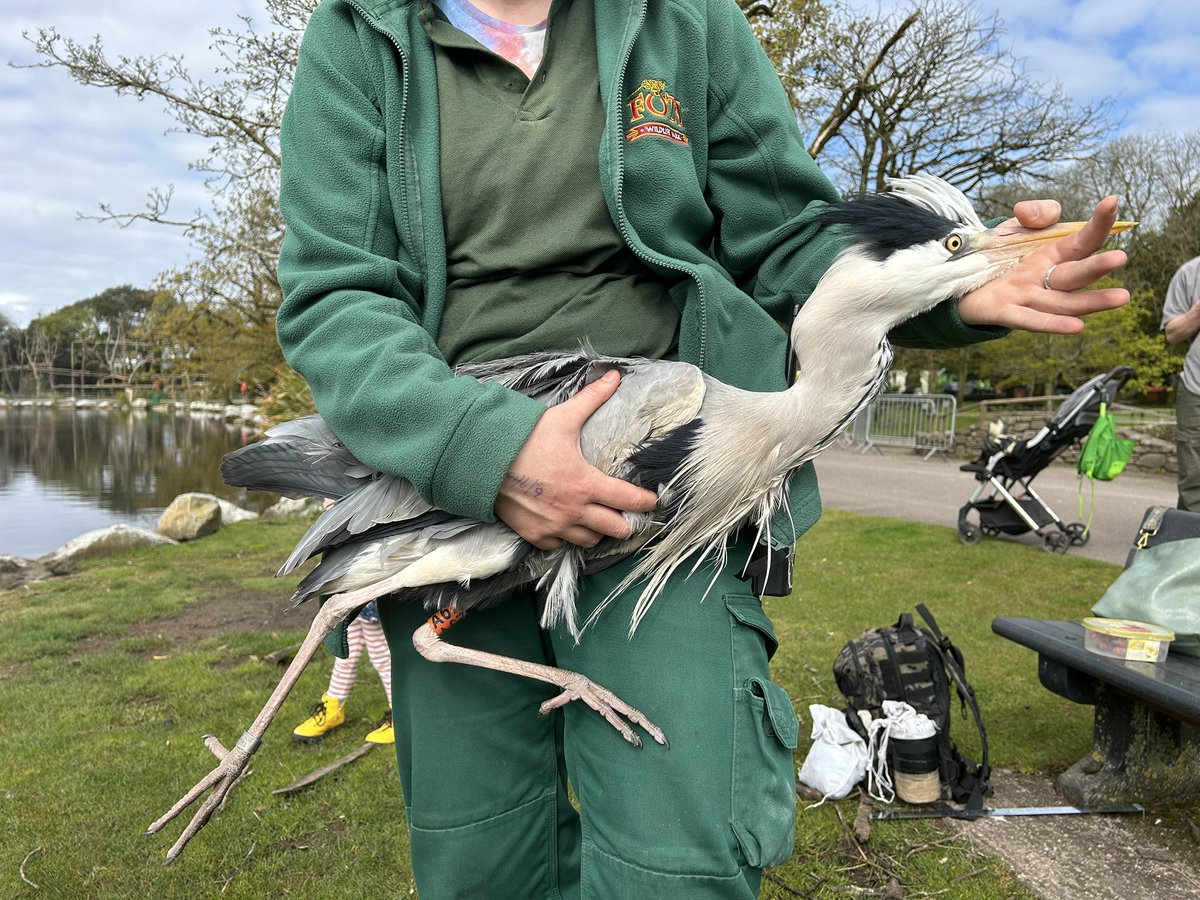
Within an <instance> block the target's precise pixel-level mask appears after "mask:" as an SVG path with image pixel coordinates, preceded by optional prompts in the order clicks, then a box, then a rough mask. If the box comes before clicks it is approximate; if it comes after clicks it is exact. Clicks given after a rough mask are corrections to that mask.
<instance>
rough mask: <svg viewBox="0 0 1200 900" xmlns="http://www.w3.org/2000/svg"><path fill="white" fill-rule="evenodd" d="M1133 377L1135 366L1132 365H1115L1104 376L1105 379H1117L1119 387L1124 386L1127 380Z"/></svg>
mask: <svg viewBox="0 0 1200 900" xmlns="http://www.w3.org/2000/svg"><path fill="white" fill-rule="evenodd" d="M1132 377H1133V368H1132V367H1130V366H1114V367H1113V369H1112V370H1111V371H1110V372H1109V373H1108V374H1107V375H1105V376H1104V380H1105V381H1116V382H1117V387H1118V388H1120V387H1122V386H1123V385H1124V384H1125V382H1127V381H1128V380H1129V379H1130V378H1132Z"/></svg>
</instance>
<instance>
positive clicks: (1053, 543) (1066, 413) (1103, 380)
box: [958, 366, 1133, 553]
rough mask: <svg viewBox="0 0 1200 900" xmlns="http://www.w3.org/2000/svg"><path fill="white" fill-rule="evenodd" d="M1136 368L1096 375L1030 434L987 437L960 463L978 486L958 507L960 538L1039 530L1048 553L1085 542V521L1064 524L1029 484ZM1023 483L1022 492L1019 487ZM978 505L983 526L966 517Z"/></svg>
mask: <svg viewBox="0 0 1200 900" xmlns="http://www.w3.org/2000/svg"><path fill="white" fill-rule="evenodd" d="M1132 374H1133V369H1131V368H1130V367H1129V366H1117V367H1116V368H1115V369H1113V370H1112V371H1111V372H1109V373H1107V374H1105V375H1097V376H1095V377H1094V378H1092V379H1091V380H1090V381H1088V382H1087V383H1086V384H1084V385H1083V386H1081V387H1080V388H1078V389H1077V390H1076V391H1075V392H1074V393H1073V394H1071V395H1070V396H1069V397H1067V399H1066V400H1064V401H1063V404H1062V406H1060V407H1059V408H1058V411H1057V412H1056V413H1055V414H1054V415H1053V416H1051V417H1050V419H1049V420H1048V421H1047V422H1046V424H1045V425H1044V426H1043V427H1042V429H1041V431H1039V432H1038V433H1037V434H1035V435H1033V436H1032V437H1029V438H1024V439H1018V438H1015V437H1012V436H1009V435H1003V434H1000V435H995V436H989V437H988V438H987V439H986V440H985V441H984V445H983V449H982V450H981V451H980V453H979V458H978V459H976V460H975V461H974V462H971V463H967V464H966V465H964V466H960V469H961V470H962V471H963V472H970V473H971V474H972V475H974V476H975V480H976V481H978V482H979V485H978V486H977V487H976V488H975V492H974V493H973V494H972V495H971V499H970V500H968V501H967V502H966V504H965V505H964V506H963V507H962V508H961V509H959V511H958V539H959V541H961V542H962V543H964V544H978V543H979V541H980V540H981V539H982V538H983V536H984V535H987V536H988V537H996V536H998V535H1001V534H1025V533H1026V532H1028V531H1034V532H1036V533H1037V534H1038V535H1039V536H1040V537H1041V538H1042V547H1043V549H1045V550H1046V552H1048V553H1066V552H1067V550H1068V549H1069V548H1070V547H1079V546H1082V545H1083V544H1086V543H1087V540H1088V527H1087V526H1086V525H1084V524H1083V523H1082V522H1072V523H1070V524H1069V525H1067V524H1064V523H1063V521H1062V519H1060V518H1059V517H1058V516H1057V515H1056V514H1055V512H1054V510H1052V509H1051V508H1050V507H1049V506H1048V505H1046V502H1045V501H1044V500H1042V498H1041V497H1039V496H1038V495H1037V493H1036V492H1035V491H1034V490H1033V488H1032V487H1030V482H1032V481H1033V479H1034V478H1036V477H1037V474H1038V472H1040V471H1042V469H1044V468H1046V466H1047V465H1049V464H1050V462H1051V460H1053V459H1054V458H1055V457H1057V456H1058V455H1059V454H1060V453H1062V452H1063V451H1064V450H1066V449H1067V447H1069V446H1071V445H1072V444H1074V443H1077V442H1078V441H1079V440H1080V439H1081V438H1083V437H1084V436H1086V435H1087V434H1088V432H1089V431H1090V430H1091V428H1092V426H1093V425H1094V424H1095V423H1096V419H1097V418H1098V417H1099V415H1100V404H1101V403H1105V404H1107V405H1109V406H1111V405H1112V403H1113V400H1114V399H1115V398H1116V396H1117V392H1118V391H1119V390H1120V389H1121V386H1122V385H1124V384H1125V382H1126V381H1128V380H1129V377H1130V376H1131V375H1132ZM1017 486H1019V487H1020V493H1019V495H1018V494H1016V493H1015V488H1017ZM972 510H974V511H975V512H977V513H978V514H979V525H978V526H975V525H973V524H971V523H970V522H969V521H967V517H968V516H969V515H970V513H971V511H972Z"/></svg>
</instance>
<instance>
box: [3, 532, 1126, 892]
mask: <svg viewBox="0 0 1200 900" xmlns="http://www.w3.org/2000/svg"><path fill="white" fill-rule="evenodd" d="M302 527H303V526H300V525H296V524H284V525H280V524H267V523H247V524H242V525H237V526H233V527H230V528H226V529H223V530H222V531H221V532H219V533H218V534H217V535H214V536H212V537H210V538H206V539H204V540H203V541H198V542H195V543H189V544H184V545H180V546H178V547H172V548H165V549H158V550H154V551H145V552H139V553H132V554H127V555H124V556H120V557H113V558H111V559H107V560H103V561H97V562H92V563H90V564H88V565H87V566H86V567H85V568H84V570H83V571H81V572H79V573H77V574H75V575H73V576H70V577H67V578H59V579H53V580H51V581H48V582H43V583H41V584H37V585H32V586H30V587H27V588H23V589H21V590H18V591H13V592H9V593H5V594H0V697H2V698H3V715H4V720H3V726H2V727H0V731H3V735H4V736H3V738H2V739H0V835H3V838H4V839H3V840H2V841H0V897H26V896H30V897H32V896H34V895H37V896H43V897H77V896H87V897H146V896H154V897H196V896H218V895H220V896H226V897H253V898H258V897H262V896H268V895H270V896H285V895H304V896H306V897H314V898H321V897H331V898H332V897H359V896H361V897H367V896H384V895H386V896H395V895H407V894H408V893H409V891H410V888H411V887H412V879H411V875H410V868H409V862H408V857H407V839H406V836H405V819H404V813H403V806H402V803H401V802H400V800H399V793H400V792H399V783H398V778H397V776H396V772H395V767H394V764H393V759H392V757H391V754H389V753H387V752H386V751H380V752H375V753H372V754H370V755H368V756H367V757H366V758H364V759H363V760H361V761H360V762H357V763H355V764H354V765H352V766H349V767H347V768H346V769H344V770H342V771H341V772H340V773H339V774H338V775H336V776H333V777H331V778H327V779H326V780H325V781H323V782H321V783H320V784H318V785H317V786H315V787H313V788H310V789H308V790H306V791H304V792H302V793H300V794H298V795H296V796H295V797H293V798H291V799H289V800H282V799H280V798H278V797H273V796H272V795H271V793H270V792H271V790H272V789H274V788H276V787H280V786H282V785H284V784H287V783H288V782H290V781H292V780H293V779H294V778H295V777H298V776H299V775H301V774H303V773H305V772H307V771H309V770H311V769H314V768H316V767H317V766H319V765H321V764H323V763H325V762H328V761H330V760H332V759H333V758H335V757H337V756H340V755H343V754H345V753H348V752H350V751H351V750H352V749H354V748H356V747H358V746H359V745H360V744H361V740H362V735H363V734H365V733H366V731H367V730H369V728H370V726H371V724H372V720H373V719H374V717H377V716H378V715H379V714H380V713H381V712H382V711H383V710H384V709H385V708H386V701H385V700H384V698H383V694H382V690H381V688H380V687H379V685H378V683H377V682H376V681H375V680H374V679H373V678H372V677H371V675H370V674H369V671H368V670H366V669H364V672H363V675H362V676H361V678H360V683H359V686H358V688H356V691H355V696H354V698H353V700H352V701H351V713H352V715H353V716H355V717H356V718H357V721H355V722H353V723H352V724H351V725H350V726H349V727H347V728H343V729H341V731H340V732H338V733H336V734H335V735H333V736H331V737H330V738H328V739H327V740H326V741H324V742H322V743H321V744H320V745H318V746H315V747H310V746H301V745H296V744H294V743H293V742H292V741H291V740H290V739H289V734H288V731H289V729H288V727H284V726H286V725H288V724H289V723H291V721H292V720H293V719H295V720H296V721H299V720H300V719H301V718H303V716H304V713H305V712H306V709H305V707H306V705H307V703H308V702H310V701H311V700H312V698H315V697H317V696H319V694H320V691H321V689H322V688H323V687H324V680H325V678H326V677H327V674H328V667H327V666H314V667H312V669H311V671H309V672H308V673H306V675H305V677H304V679H303V680H302V682H301V684H300V685H299V686H298V688H297V689H296V691H295V692H294V693H293V698H292V699H291V700H290V701H289V702H288V704H287V705H285V707H284V711H283V714H282V717H281V721H280V722H279V723H277V725H276V727H275V728H274V729H272V730H271V731H269V732H268V733H267V738H266V742H265V746H264V747H263V748H262V749H261V750H260V751H259V753H258V754H257V755H256V757H255V765H254V774H253V775H252V776H251V777H249V778H247V779H246V780H245V782H244V783H242V784H241V785H240V786H239V787H238V788H237V789H236V790H235V791H234V793H233V795H232V797H231V799H230V802H229V805H228V807H227V808H226V810H225V811H224V812H223V813H221V814H219V815H218V817H217V819H216V820H215V821H214V822H213V823H212V824H210V825H209V826H208V828H206V829H205V831H204V832H202V834H201V835H200V836H199V837H198V838H197V839H196V840H195V841H194V842H193V843H192V845H191V846H190V847H189V848H188V850H187V852H186V853H185V854H184V856H183V857H182V859H181V860H180V861H179V862H177V863H176V864H175V865H174V866H173V867H171V868H169V869H164V868H162V866H161V861H162V858H163V854H164V852H165V850H166V849H167V847H168V846H169V845H170V843H171V840H173V835H174V834H176V833H177V830H178V829H177V828H176V827H174V826H172V827H170V828H169V831H170V832H171V835H172V836H162V835H160V836H156V837H143V836H142V831H143V829H144V828H145V826H146V825H147V824H149V822H150V821H151V820H153V819H154V818H156V817H157V816H158V815H159V814H161V812H162V811H163V810H164V809H165V808H166V807H167V806H169V805H170V804H171V803H172V802H173V801H174V800H175V799H176V798H177V797H178V796H179V795H180V794H181V793H182V792H183V791H184V790H185V789H186V788H187V787H189V786H190V785H191V784H192V783H193V781H194V780H195V779H196V778H197V777H199V775H200V774H202V773H203V772H206V771H208V769H209V768H210V767H211V763H212V758H211V756H210V755H209V754H208V752H207V751H206V750H205V749H204V748H203V746H202V745H201V743H200V740H199V737H200V733H201V732H202V731H203V730H204V729H205V728H212V729H213V730H215V731H218V732H219V733H220V736H221V737H222V738H223V739H224V740H225V741H226V743H227V744H228V743H229V742H231V741H232V740H234V739H235V737H236V735H237V734H239V733H240V731H241V730H242V729H243V728H244V726H245V725H246V724H247V723H248V722H249V721H250V720H251V719H252V718H253V716H254V714H255V713H256V712H257V710H258V708H259V707H260V706H261V704H262V702H263V700H264V699H265V698H266V696H267V695H268V694H269V692H270V690H271V688H272V687H273V686H274V684H275V682H276V681H277V679H278V677H279V674H280V670H279V669H278V668H277V667H275V666H273V665H270V664H268V663H266V662H263V661H261V657H262V656H263V655H264V654H266V653H268V652H270V651H272V650H276V649H278V648H280V647H283V646H286V645H288V644H290V643H294V642H296V641H298V640H299V638H300V636H301V633H302V628H301V629H296V630H294V631H287V632H281V633H276V634H269V633H261V632H260V633H232V634H229V633H226V634H220V635H218V636H215V637H210V638H206V639H203V640H200V641H199V642H197V643H194V644H191V645H180V644H179V642H178V641H173V640H172V639H171V638H170V637H169V636H166V637H164V636H162V635H161V634H159V633H158V632H156V631H155V629H154V628H153V627H146V624H145V623H152V622H155V621H157V620H161V619H163V618H164V617H167V616H170V615H172V614H173V613H176V612H178V611H179V610H180V609H181V608H182V607H183V606H184V605H185V604H188V603H194V602H198V601H203V600H205V599H206V598H211V597H215V596H219V595H221V594H222V593H228V592H230V591H236V592H237V593H238V595H239V596H241V597H243V598H244V599H245V602H247V603H258V602H260V603H263V604H282V603H283V602H284V601H285V600H286V598H287V596H288V594H289V593H290V586H291V584H292V582H291V581H290V580H289V581H285V582H276V581H274V580H272V579H271V578H269V573H270V572H272V571H273V570H274V568H275V567H276V565H277V564H278V562H279V561H280V560H281V559H283V558H284V557H285V556H286V554H287V552H288V550H289V549H290V548H291V546H292V545H293V544H294V542H295V541H296V540H297V538H298V537H299V534H300V532H301V529H302ZM1116 571H1117V568H1116V567H1115V566H1112V565H1108V564H1104V563H1098V562H1093V561H1090V560H1085V559H1080V558H1077V557H1071V556H1066V557H1059V556H1051V555H1049V554H1046V553H1043V552H1041V551H1040V550H1038V549H1032V548H1029V547H1026V546H1021V545H1015V544H1011V543H1005V542H1003V541H985V542H984V543H982V544H980V545H979V546H976V547H969V548H968V547H962V546H960V545H959V544H958V542H957V541H956V540H955V539H954V534H953V531H952V530H951V529H949V528H941V527H935V526H929V525H920V524H909V523H902V522H896V521H892V520H884V519H872V518H864V517H859V516H854V515H851V514H847V513H832V512H831V513H827V514H826V516H825V518H824V519H823V520H822V522H821V523H820V524H819V525H818V526H817V528H815V529H814V530H813V531H812V532H811V533H810V534H809V535H808V536H806V537H805V538H804V540H803V542H802V543H801V544H800V552H799V553H798V564H797V572H796V585H797V588H796V592H795V596H794V597H791V598H787V599H772V600H769V601H768V603H767V606H768V610H769V612H770V614H771V615H772V617H773V618H774V620H775V623H776V626H777V629H778V631H779V634H780V637H781V641H782V647H781V649H780V651H779V653H778V655H777V656H776V657H775V660H774V663H773V665H774V670H775V675H776V680H778V681H779V682H780V683H781V684H782V685H784V687H785V688H786V689H787V690H788V692H789V694H790V695H791V696H792V697H793V698H795V705H796V709H797V713H798V714H799V715H800V719H801V723H802V732H803V739H802V742H801V747H800V748H799V750H798V752H797V761H799V760H801V759H803V755H804V753H805V752H806V751H807V743H808V741H807V729H808V726H809V725H810V719H809V715H808V705H809V704H810V703H825V704H827V705H833V706H840V705H841V701H840V696H839V695H838V693H837V689H836V687H835V686H834V683H833V677H832V673H831V669H830V666H831V663H832V661H833V658H834V656H835V654H836V653H837V650H838V649H839V648H840V647H841V645H842V644H843V643H844V642H845V641H846V640H847V639H849V638H851V637H855V636H857V635H858V634H859V633H860V632H861V631H862V630H863V629H865V628H868V627H873V626H877V625H883V624H889V623H891V622H892V621H894V620H895V618H896V615H897V613H898V612H900V611H901V610H906V609H911V608H912V607H913V605H914V604H915V603H917V602H924V603H926V604H928V605H929V606H930V608H931V609H932V610H933V611H934V612H935V613H936V614H937V615H938V618H939V622H940V624H941V625H942V627H943V629H944V630H945V631H946V632H947V633H948V634H949V635H950V636H951V637H952V638H953V640H954V641H955V643H956V644H958V645H959V646H960V647H961V648H962V650H963V652H964V653H965V654H966V659H967V673H968V676H969V677H970V679H971V681H972V683H973V684H974V685H975V687H976V690H977V691H978V694H979V697H980V703H981V706H982V708H983V711H984V715H985V718H986V721H987V725H988V735H989V739H990V743H991V748H992V756H993V762H994V763H995V764H996V765H1000V766H1009V767H1015V768H1017V769H1020V770H1024V771H1032V770H1037V771H1046V772H1054V771H1057V770H1061V769H1062V768H1064V767H1066V766H1068V765H1070V764H1071V763H1073V762H1074V761H1075V760H1076V759H1078V758H1079V757H1080V756H1082V755H1083V753H1085V752H1086V750H1087V749H1088V748H1089V746H1090V740H1091V739H1090V733H1091V720H1090V708H1085V707H1081V706H1075V705H1073V704H1070V703H1068V702H1067V701H1065V700H1060V699H1058V698H1056V697H1055V696H1054V695H1052V694H1050V693H1049V692H1048V691H1046V690H1044V689H1043V688H1041V687H1040V686H1039V685H1038V683H1037V673H1036V659H1035V657H1034V655H1033V654H1032V653H1030V652H1029V651H1026V650H1023V649H1022V648H1019V647H1017V646H1016V645H1013V644H1011V643H1009V642H1007V641H1004V640H1002V639H1000V638H998V637H996V636H994V635H992V633H991V631H990V628H989V624H990V622H991V620H992V617H993V616H995V615H998V614H1016V615H1031V616H1039V617H1049V618H1077V617H1080V616H1082V615H1086V614H1087V612H1088V608H1089V607H1090V604H1091V602H1092V600H1093V599H1094V598H1096V597H1098V596H1099V595H1100V594H1101V593H1102V592H1103V590H1104V588H1105V587H1106V586H1107V584H1108V583H1109V582H1110V581H1111V580H1112V578H1113V576H1114V575H1115V574H1116ZM297 621H298V624H300V625H304V624H305V622H301V621H300V620H299V619H298V620H297ZM155 657H165V658H155ZM531 714H532V712H531ZM954 728H955V732H954V734H955V737H956V739H958V740H959V741H960V742H961V743H963V744H965V745H967V747H968V748H969V749H970V748H973V747H974V744H975V739H974V726H973V724H972V723H970V722H963V721H961V720H957V719H956V720H955V725H954ZM801 807H802V808H801V810H800V812H799V814H798V828H797V835H798V836H797V848H796V850H797V852H796V853H795V855H794V856H793V858H792V860H791V861H790V862H789V863H788V864H786V865H785V866H782V867H780V868H778V869H775V870H773V871H772V872H769V873H768V876H769V877H768V880H767V881H765V882H764V889H763V896H764V897H768V898H785V897H794V896H796V894H795V893H794V892H795V891H799V892H800V893H801V894H802V895H804V896H818V897H820V896H828V897H835V896H843V895H844V892H845V891H846V889H847V888H849V887H859V888H870V889H881V888H883V887H885V886H886V885H887V883H888V881H889V880H890V879H891V878H893V877H894V878H896V879H898V880H899V882H900V883H901V884H903V885H904V886H905V888H906V889H907V890H908V891H910V892H920V891H928V892H938V891H944V892H946V893H947V894H948V895H950V896H954V897H978V898H991V897H1012V896H1028V895H1027V894H1025V893H1024V892H1023V891H1022V889H1021V887H1020V885H1019V884H1018V883H1017V882H1016V881H1015V879H1014V878H1013V876H1012V875H1011V873H1009V872H1008V870H1007V869H1006V868H1005V867H1004V866H1003V865H1002V864H1000V863H998V862H996V861H994V860H987V859H983V858H980V857H978V856H976V855H975V853H974V852H973V851H971V850H970V849H969V847H968V846H967V845H966V844H965V843H963V842H962V841H961V840H959V839H953V838H951V837H949V836H948V833H947V832H946V831H944V830H942V829H941V828H939V827H937V826H934V825H930V824H928V823H918V822H889V823H886V825H884V824H879V823H877V824H876V826H875V828H874V834H873V835H872V838H871V841H870V843H869V844H868V845H867V847H865V848H862V849H861V850H860V849H859V848H858V847H857V846H856V845H855V844H854V842H853V840H851V839H848V837H847V834H848V832H847V830H846V826H847V824H848V823H849V822H850V821H852V820H853V818H854V813H855V803H854V802H853V801H845V802H843V803H837V804H834V803H828V804H825V805H824V806H822V807H820V808H818V809H814V810H805V809H803V804H802V805H801ZM842 820H845V823H844V822H843V821H842ZM37 848H40V850H39V852H37V853H35V854H34V855H33V856H30V857H29V859H28V861H27V862H26V864H25V874H26V877H27V878H29V879H30V880H31V881H34V882H36V883H37V884H39V885H40V887H41V890H40V891H34V889H33V888H31V887H29V886H28V885H26V884H24V883H23V882H22V881H21V879H20V877H19V869H20V866H21V864H22V861H23V860H25V859H26V857H27V855H28V854H30V853H31V851H34V850H35V849H37Z"/></svg>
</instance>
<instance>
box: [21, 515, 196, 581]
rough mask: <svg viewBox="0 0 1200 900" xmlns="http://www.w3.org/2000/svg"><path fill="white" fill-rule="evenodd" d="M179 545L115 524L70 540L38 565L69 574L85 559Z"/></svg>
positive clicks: (44, 557)
mask: <svg viewBox="0 0 1200 900" xmlns="http://www.w3.org/2000/svg"><path fill="white" fill-rule="evenodd" d="M174 543H177V542H176V541H173V540H171V539H170V538H168V537H164V536H163V535H161V534H155V533H154V532H153V531H147V530H146V529H145V528H136V527H134V526H132V525H111V526H109V527H108V528H101V529H99V530H97V531H89V532H88V533H87V534H81V535H80V536H79V537H77V538H72V539H71V540H69V541H67V542H66V543H65V544H63V545H62V546H61V547H59V548H58V549H57V550H54V551H52V552H50V553H47V554H46V555H45V556H43V557H40V558H39V559H38V560H37V562H39V563H41V564H42V565H44V566H46V567H47V568H48V569H50V571H51V572H52V573H53V574H55V575H66V574H67V573H68V572H70V571H72V570H73V569H74V568H75V563H76V562H78V561H79V560H81V559H91V558H92V557H96V556H111V555H112V554H114V553H120V552H121V551H123V550H132V549H134V548H135V547H161V546H165V545H170V544H174Z"/></svg>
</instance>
